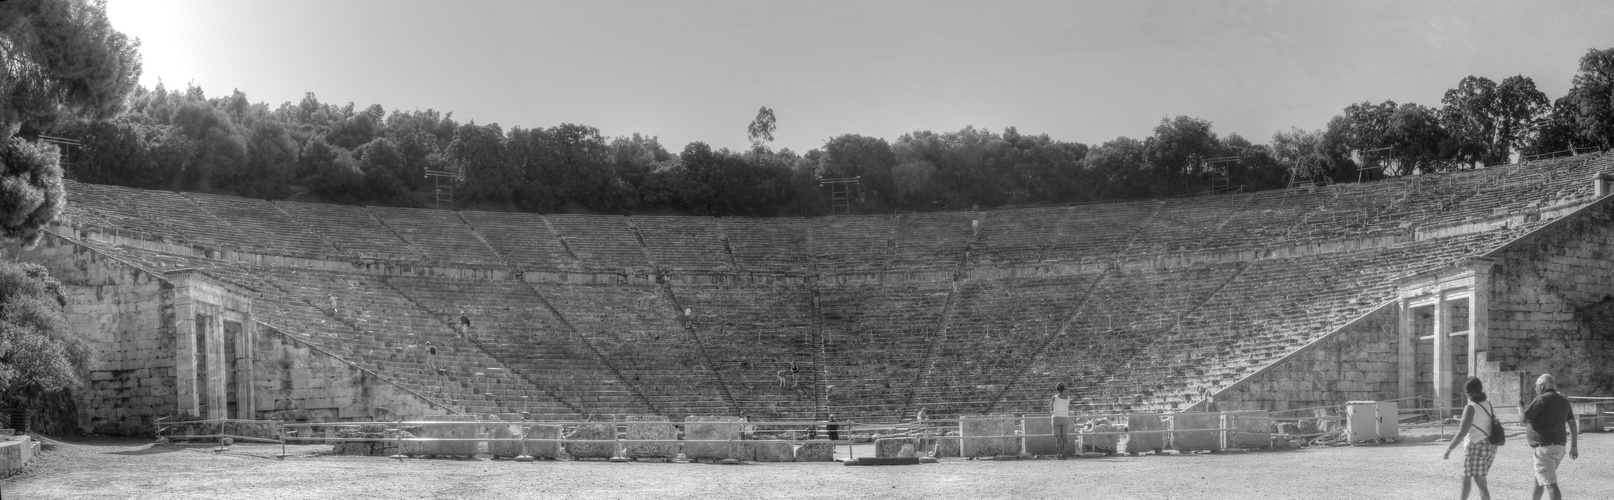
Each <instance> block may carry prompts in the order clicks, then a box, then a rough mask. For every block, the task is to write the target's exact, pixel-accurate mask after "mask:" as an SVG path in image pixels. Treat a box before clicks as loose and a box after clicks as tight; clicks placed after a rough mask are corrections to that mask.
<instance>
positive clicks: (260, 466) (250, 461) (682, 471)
mask: <svg viewBox="0 0 1614 500" xmlns="http://www.w3.org/2000/svg"><path fill="white" fill-rule="evenodd" d="M1445 446H1446V444H1445V443H1438V442H1436V443H1400V444H1388V445H1377V446H1360V447H1339V448H1334V447H1318V448H1309V449H1301V450H1294V451H1259V452H1249V453H1220V454H1205V455H1164V456H1139V457H1125V456H1120V457H1103V458H1081V459H1072V460H1066V461H1054V460H1014V461H989V460H964V459H956V458H955V459H944V460H942V461H941V463H938V464H927V465H918V466H901V467H847V466H843V465H841V464H839V463H755V464H742V465H716V464H682V463H607V462H582V461H578V462H569V461H539V462H531V463H523V462H512V461H503V460H500V461H484V460H469V459H467V460H424V459H408V460H402V461H399V460H392V459H388V458H380V457H343V456H330V455H327V454H326V453H327V452H328V451H329V450H330V446H314V445H308V446H294V447H291V448H290V451H291V452H292V454H293V455H295V456H292V457H289V458H286V459H284V460H277V459H275V458H274V455H275V454H278V453H280V447H279V446H276V445H263V444H245V445H243V444H237V445H235V446H234V447H232V448H231V449H230V450H229V451H227V452H223V453H214V452H213V451H212V446H206V445H166V446H154V445H152V444H151V443H150V442H149V441H148V440H136V439H96V440H87V441H75V442H71V443H60V444H54V445H48V446H47V449H46V452H45V454H44V456H43V457H42V458H40V459H39V460H38V461H36V462H35V463H34V464H33V465H31V466H30V467H29V468H28V469H27V470H26V471H25V472H24V473H22V474H20V475H18V476H15V477H12V478H9V479H6V480H4V481H0V495H3V496H4V498H6V499H14V498H20V499H36V498H39V499H51V498H98V499H99V498H164V499H179V498H209V499H211V498H263V499H281V498H314V499H321V500H329V499H340V498H463V497H480V498H691V497H705V498H836V499H844V498H920V497H924V498H1053V497H1069V498H1150V499H1161V498H1227V499H1235V498H1237V499H1243V498H1308V499H1310V498H1454V497H1456V496H1457V488H1458V479H1459V478H1460V477H1461V472H1460V469H1461V467H1462V457H1461V453H1462V452H1461V450H1459V451H1457V452H1456V453H1455V454H1454V456H1453V457H1452V459H1451V460H1447V461H1442V460H1440V454H1441V452H1442V451H1443V450H1444V449H1445ZM863 448H865V449H866V448H867V447H863ZM843 450H844V448H843ZM854 451H856V452H857V453H859V454H865V453H864V452H863V451H861V450H854ZM870 451H871V452H872V450H870ZM1581 452H1582V454H1581V458H1580V459H1579V460H1574V461H1567V460H1566V461H1565V463H1564V466H1563V467H1562V469H1561V471H1560V475H1561V476H1560V477H1561V478H1563V482H1564V484H1563V490H1564V496H1565V498H1577V499H1584V498H1611V499H1614V434H1608V433H1604V434H1586V435H1583V436H1582V437H1581ZM1490 477H1491V480H1490V484H1491V492H1492V494H1493V495H1495V497H1496V498H1527V497H1528V496H1529V494H1530V486H1531V476H1530V458H1529V448H1528V447H1526V446H1524V444H1523V442H1522V440H1518V439H1514V440H1510V442H1509V444H1508V445H1507V446H1504V447H1502V448H1501V449H1500V450H1499V452H1498V456H1497V459H1496V465H1495V467H1494V468H1492V470H1491V475H1490Z"/></svg>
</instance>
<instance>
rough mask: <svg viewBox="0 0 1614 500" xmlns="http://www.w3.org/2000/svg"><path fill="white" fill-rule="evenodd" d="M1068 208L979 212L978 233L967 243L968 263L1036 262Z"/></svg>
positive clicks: (1063, 218) (1069, 209) (1057, 230)
mask: <svg viewBox="0 0 1614 500" xmlns="http://www.w3.org/2000/svg"><path fill="white" fill-rule="evenodd" d="M1070 211H1071V208H1070V207H1037V208H1014V209H1003V210H987V211H984V212H981V229H980V234H978V235H977V236H976V237H975V242H974V243H973V244H971V245H970V263H971V264H973V265H993V264H1027V263H1034V262H1037V261H1038V260H1040V259H1041V258H1042V253H1043V251H1044V250H1045V249H1046V248H1047V247H1048V243H1049V242H1051V241H1053V236H1054V235H1055V234H1056V233H1058V232H1059V226H1060V223H1061V222H1063V221H1064V220H1065V216H1066V215H1067V214H1069V213H1070Z"/></svg>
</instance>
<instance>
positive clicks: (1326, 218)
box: [1285, 179, 1410, 244]
mask: <svg viewBox="0 0 1614 500" xmlns="http://www.w3.org/2000/svg"><path fill="white" fill-rule="evenodd" d="M1405 184H1406V181H1405V180H1404V179H1391V180H1385V181H1379V182H1369V183H1361V184H1335V185H1332V186H1328V187H1326V188H1318V190H1319V191H1318V192H1319V193H1326V194H1328V195H1330V198H1328V199H1327V200H1326V201H1323V202H1322V204H1321V205H1319V206H1318V207H1317V208H1316V209H1315V210H1312V211H1308V212H1306V213H1304V214H1303V215H1302V216H1301V217H1300V220H1299V221H1297V222H1295V226H1294V228H1293V229H1292V230H1291V231H1290V233H1289V236H1287V237H1286V238H1285V243H1289V244H1293V243H1305V242H1316V241H1325V240H1336V239H1341V238H1357V237H1363V236H1370V235H1382V234H1389V233H1392V232H1401V231H1404V230H1405V228H1404V227H1403V225H1402V222H1403V221H1402V220H1401V219H1399V218H1396V217H1394V216H1393V215H1394V214H1393V213H1392V212H1390V208H1389V207H1391V206H1393V205H1396V204H1398V203H1401V202H1402V200H1404V199H1405V198H1406V197H1407V196H1409V194H1410V193H1409V191H1408V188H1407V186H1406V185H1405Z"/></svg>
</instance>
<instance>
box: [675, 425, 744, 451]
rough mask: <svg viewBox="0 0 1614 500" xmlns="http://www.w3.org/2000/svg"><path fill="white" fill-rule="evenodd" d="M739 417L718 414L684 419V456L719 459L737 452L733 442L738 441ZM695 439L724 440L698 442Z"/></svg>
mask: <svg viewBox="0 0 1614 500" xmlns="http://www.w3.org/2000/svg"><path fill="white" fill-rule="evenodd" d="M739 422H740V418H739V417H719V416H695V415H691V416H689V417H686V418H685V419H684V439H685V440H687V441H686V442H685V443H684V456H685V457H688V458H689V459H690V460H699V459H713V460H721V459H724V458H730V457H731V456H733V455H735V454H738V453H739V450H736V449H735V445H734V444H733V443H729V442H727V441H734V442H740V423H739ZM697 440H718V441H725V442H716V443H700V442H695V441H697Z"/></svg>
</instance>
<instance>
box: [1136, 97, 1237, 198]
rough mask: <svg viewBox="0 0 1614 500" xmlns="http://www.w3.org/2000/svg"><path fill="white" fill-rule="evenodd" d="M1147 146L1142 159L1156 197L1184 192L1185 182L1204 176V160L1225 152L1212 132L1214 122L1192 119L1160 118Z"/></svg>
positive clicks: (1184, 117)
mask: <svg viewBox="0 0 1614 500" xmlns="http://www.w3.org/2000/svg"><path fill="white" fill-rule="evenodd" d="M1144 146H1145V147H1144V156H1143V157H1144V161H1145V162H1146V163H1147V164H1148V165H1149V171H1150V172H1151V173H1152V174H1153V175H1154V177H1155V180H1156V182H1155V183H1154V184H1153V185H1152V192H1153V193H1154V194H1156V195H1162V194H1168V193H1172V192H1181V191H1183V190H1184V187H1183V186H1184V182H1186V181H1188V180H1189V179H1190V178H1192V177H1197V176H1198V174H1201V173H1202V172H1201V162H1202V161H1203V160H1204V159H1206V158H1215V157H1218V156H1222V153H1223V152H1224V151H1223V150H1222V146H1221V141H1220V140H1218V139H1217V137H1216V133H1215V132H1212V131H1211V122H1210V121H1209V120H1204V119H1200V118H1194V117H1190V116H1178V117H1176V118H1161V119H1160V124H1159V125H1156V126H1155V128H1154V135H1153V136H1151V137H1149V139H1148V141H1146V142H1145V143H1144ZM1190 189H1191V188H1190Z"/></svg>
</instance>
